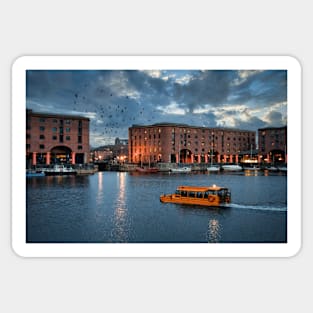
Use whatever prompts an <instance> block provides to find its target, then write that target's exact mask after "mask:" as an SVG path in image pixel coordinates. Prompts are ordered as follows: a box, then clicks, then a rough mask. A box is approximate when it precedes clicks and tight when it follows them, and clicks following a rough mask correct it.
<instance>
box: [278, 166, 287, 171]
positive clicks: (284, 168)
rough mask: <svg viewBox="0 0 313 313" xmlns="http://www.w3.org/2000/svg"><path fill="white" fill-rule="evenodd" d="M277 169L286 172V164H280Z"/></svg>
mask: <svg viewBox="0 0 313 313" xmlns="http://www.w3.org/2000/svg"><path fill="white" fill-rule="evenodd" d="M278 170H279V171H281V172H287V166H280V167H278Z"/></svg>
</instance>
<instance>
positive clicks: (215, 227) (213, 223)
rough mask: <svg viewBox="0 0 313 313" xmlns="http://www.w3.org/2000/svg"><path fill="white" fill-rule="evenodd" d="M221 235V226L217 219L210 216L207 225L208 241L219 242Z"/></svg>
mask: <svg viewBox="0 0 313 313" xmlns="http://www.w3.org/2000/svg"><path fill="white" fill-rule="evenodd" d="M221 237H222V227H221V224H220V222H219V220H217V219H215V218H212V219H210V220H209V226H208V242H212V243H214V242H219V241H220V239H221Z"/></svg>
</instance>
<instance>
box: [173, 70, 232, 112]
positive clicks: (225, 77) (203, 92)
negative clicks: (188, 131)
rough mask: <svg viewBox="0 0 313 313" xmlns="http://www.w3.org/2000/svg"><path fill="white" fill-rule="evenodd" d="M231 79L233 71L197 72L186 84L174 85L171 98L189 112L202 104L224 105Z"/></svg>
mask: <svg viewBox="0 0 313 313" xmlns="http://www.w3.org/2000/svg"><path fill="white" fill-rule="evenodd" d="M233 78H234V71H198V72H197V73H196V75H194V77H193V78H192V79H191V80H190V81H189V83H188V84H186V85H181V84H177V83H176V84H174V91H173V96H174V99H175V101H176V102H178V103H180V104H182V105H186V106H187V107H188V108H189V111H190V112H193V111H194V110H195V109H196V108H201V107H202V106H203V105H204V104H210V105H213V106H218V105H222V104H224V103H226V100H227V97H228V95H229V92H230V83H231V81H232V79H233Z"/></svg>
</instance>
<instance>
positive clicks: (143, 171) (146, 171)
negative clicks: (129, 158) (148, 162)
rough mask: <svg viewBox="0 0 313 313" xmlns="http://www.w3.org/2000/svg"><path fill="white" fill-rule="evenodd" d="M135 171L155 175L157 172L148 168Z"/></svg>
mask: <svg viewBox="0 0 313 313" xmlns="http://www.w3.org/2000/svg"><path fill="white" fill-rule="evenodd" d="M136 171H137V172H139V173H147V174H149V173H157V172H158V171H159V170H158V169H157V168H155V167H150V168H142V167H137V168H136Z"/></svg>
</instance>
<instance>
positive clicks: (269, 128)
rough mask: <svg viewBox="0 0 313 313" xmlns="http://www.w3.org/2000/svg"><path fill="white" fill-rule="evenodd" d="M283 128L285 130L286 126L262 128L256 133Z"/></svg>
mask: <svg viewBox="0 0 313 313" xmlns="http://www.w3.org/2000/svg"><path fill="white" fill-rule="evenodd" d="M284 128H287V125H285V126H280V127H264V128H259V129H258V131H262V130H275V129H284Z"/></svg>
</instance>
